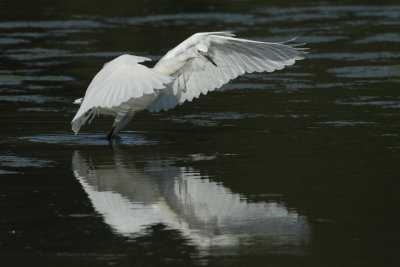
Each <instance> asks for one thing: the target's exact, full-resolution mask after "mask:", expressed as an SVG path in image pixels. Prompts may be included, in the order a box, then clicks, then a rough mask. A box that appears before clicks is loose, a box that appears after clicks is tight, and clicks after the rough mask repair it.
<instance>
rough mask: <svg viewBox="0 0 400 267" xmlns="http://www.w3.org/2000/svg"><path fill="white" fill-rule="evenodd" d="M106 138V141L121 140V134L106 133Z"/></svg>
mask: <svg viewBox="0 0 400 267" xmlns="http://www.w3.org/2000/svg"><path fill="white" fill-rule="evenodd" d="M106 139H107V140H108V141H112V140H118V141H121V140H122V138H121V136H119V135H118V134H115V135H112V134H108V135H107V136H106Z"/></svg>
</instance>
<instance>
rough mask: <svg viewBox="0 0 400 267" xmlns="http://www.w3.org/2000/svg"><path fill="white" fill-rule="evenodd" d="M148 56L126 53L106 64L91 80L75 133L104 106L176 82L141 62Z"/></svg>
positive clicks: (73, 124)
mask: <svg viewBox="0 0 400 267" xmlns="http://www.w3.org/2000/svg"><path fill="white" fill-rule="evenodd" d="M146 60H150V59H148V58H144V57H137V56H133V55H122V56H119V57H117V58H116V59H114V60H112V61H110V62H109V63H107V64H105V65H104V67H103V69H101V70H100V71H99V72H98V73H97V74H96V76H95V77H94V78H93V80H92V82H91V83H90V85H89V87H88V89H87V90H86V94H85V97H84V98H83V101H82V104H81V107H80V108H79V110H78V112H77V113H76V115H75V117H74V119H73V120H72V129H73V131H74V132H75V134H76V133H78V131H79V129H80V127H81V126H82V125H83V124H85V122H86V121H87V119H89V118H90V117H91V116H92V117H93V116H94V115H96V114H98V113H99V110H100V109H113V108H116V107H118V106H119V105H121V104H122V103H124V102H127V101H129V100H130V99H132V98H140V97H142V96H143V95H145V94H154V93H155V91H154V90H155V89H165V86H166V84H169V83H171V82H172V80H173V78H172V77H170V76H168V75H165V74H161V73H159V72H156V71H154V70H153V69H149V68H147V67H146V66H143V65H141V64H139V63H140V62H143V61H146Z"/></svg>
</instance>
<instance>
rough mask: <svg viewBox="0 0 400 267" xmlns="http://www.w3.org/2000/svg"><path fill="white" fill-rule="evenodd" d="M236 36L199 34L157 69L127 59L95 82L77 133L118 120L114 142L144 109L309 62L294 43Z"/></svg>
mask: <svg viewBox="0 0 400 267" xmlns="http://www.w3.org/2000/svg"><path fill="white" fill-rule="evenodd" d="M233 36H235V35H234V34H233V33H232V32H205V33H196V34H194V35H192V36H191V37H189V38H188V39H186V40H185V41H183V42H182V43H180V44H179V45H178V46H177V47H175V48H174V49H172V50H170V51H169V52H168V53H167V54H166V55H165V56H164V57H162V58H161V59H160V61H158V63H157V64H156V65H155V66H154V68H148V67H146V66H144V65H141V64H139V63H140V62H143V61H147V60H150V59H149V58H145V57H138V56H134V55H122V56H119V57H117V58H116V59H114V60H112V61H110V62H109V63H107V64H105V65H104V67H103V68H102V70H100V71H99V72H98V73H97V74H96V76H95V77H94V78H93V80H92V82H91V83H90V85H89V87H88V89H87V90H86V94H85V96H84V97H83V98H80V99H77V100H75V102H74V103H75V104H80V105H81V106H80V108H79V110H78V112H77V114H76V115H75V117H74V119H73V120H72V130H73V131H74V132H75V134H77V133H78V132H79V129H80V128H81V126H82V125H83V124H85V122H86V121H87V120H88V119H89V118H91V119H90V121H91V120H92V119H93V118H94V116H95V115H96V114H97V115H98V114H106V115H112V116H115V120H114V124H113V126H112V128H111V130H110V132H109V134H108V135H107V138H108V139H111V138H113V137H114V136H116V135H117V133H118V132H119V131H120V130H121V129H122V128H123V127H125V126H126V125H127V124H128V122H129V121H130V120H131V119H132V117H133V115H134V114H135V113H136V112H138V111H141V110H145V109H147V110H149V111H151V112H158V111H160V110H168V109H171V108H173V107H175V106H176V105H177V104H182V103H184V102H185V101H192V100H193V98H197V97H199V96H200V94H207V92H209V91H213V90H215V89H216V88H220V87H221V86H222V85H224V84H225V83H227V82H229V81H230V80H232V79H235V78H236V77H237V76H239V75H242V74H244V73H251V72H264V71H267V72H272V71H275V70H280V69H283V68H284V67H285V66H289V65H293V64H294V63H295V61H296V60H300V59H303V58H304V55H305V54H306V52H305V49H306V48H299V47H298V46H300V45H303V44H298V43H297V44H296V43H291V41H292V40H289V41H285V42H278V43H269V42H258V41H252V40H246V39H239V38H234V37H233Z"/></svg>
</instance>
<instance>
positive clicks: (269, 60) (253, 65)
mask: <svg viewBox="0 0 400 267" xmlns="http://www.w3.org/2000/svg"><path fill="white" fill-rule="evenodd" d="M231 36H232V34H229V33H225V32H221V33H208V34H207V33H201V34H196V35H194V36H192V37H190V38H189V39H187V40H186V41H185V42H188V41H189V40H190V43H194V44H196V42H197V43H203V44H205V45H206V46H207V47H208V54H209V55H210V56H211V58H212V59H213V60H214V61H215V63H216V64H217V66H214V65H213V64H212V63H211V62H209V61H207V59H205V58H201V57H197V58H192V59H190V60H188V61H187V63H186V64H185V65H184V66H183V67H182V68H181V69H180V70H178V71H177V72H176V73H174V74H173V75H172V76H174V77H175V78H176V79H175V80H174V82H173V83H172V84H170V85H169V86H167V90H164V91H163V92H162V97H159V98H158V100H157V101H156V102H155V103H154V104H153V105H152V106H150V107H149V110H150V111H159V110H161V109H163V110H168V109H170V108H173V107H174V106H176V105H177V104H182V103H183V102H185V101H186V100H188V101H192V100H193V98H197V97H199V95H200V94H201V93H202V94H207V92H208V91H213V90H214V89H216V88H220V87H221V86H222V85H224V84H225V83H227V82H229V81H230V80H232V79H235V78H236V77H237V76H239V75H242V74H244V73H246V72H247V73H251V72H264V71H267V72H272V71H275V70H280V69H283V68H284V67H285V66H289V65H292V64H294V62H295V61H296V60H300V59H303V58H304V55H305V54H306V52H305V51H304V50H305V48H299V47H298V46H300V45H302V44H296V43H291V41H292V40H289V41H286V42H280V43H267V42H256V41H251V40H245V39H239V38H233V37H231ZM185 42H184V43H185Z"/></svg>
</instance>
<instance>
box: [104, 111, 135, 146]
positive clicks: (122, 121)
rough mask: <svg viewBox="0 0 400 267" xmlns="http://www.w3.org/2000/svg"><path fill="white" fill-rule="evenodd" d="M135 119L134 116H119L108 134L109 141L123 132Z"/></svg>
mask: <svg viewBox="0 0 400 267" xmlns="http://www.w3.org/2000/svg"><path fill="white" fill-rule="evenodd" d="M132 118H133V114H129V115H119V114H118V115H117V116H116V117H115V120H114V124H113V127H112V128H111V130H110V131H109V132H108V134H107V137H106V138H107V139H108V140H111V139H112V138H114V137H116V136H117V134H118V132H119V131H120V130H122V128H124V127H125V126H126V125H127V124H128V123H129V122H130V121H131V119H132Z"/></svg>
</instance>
